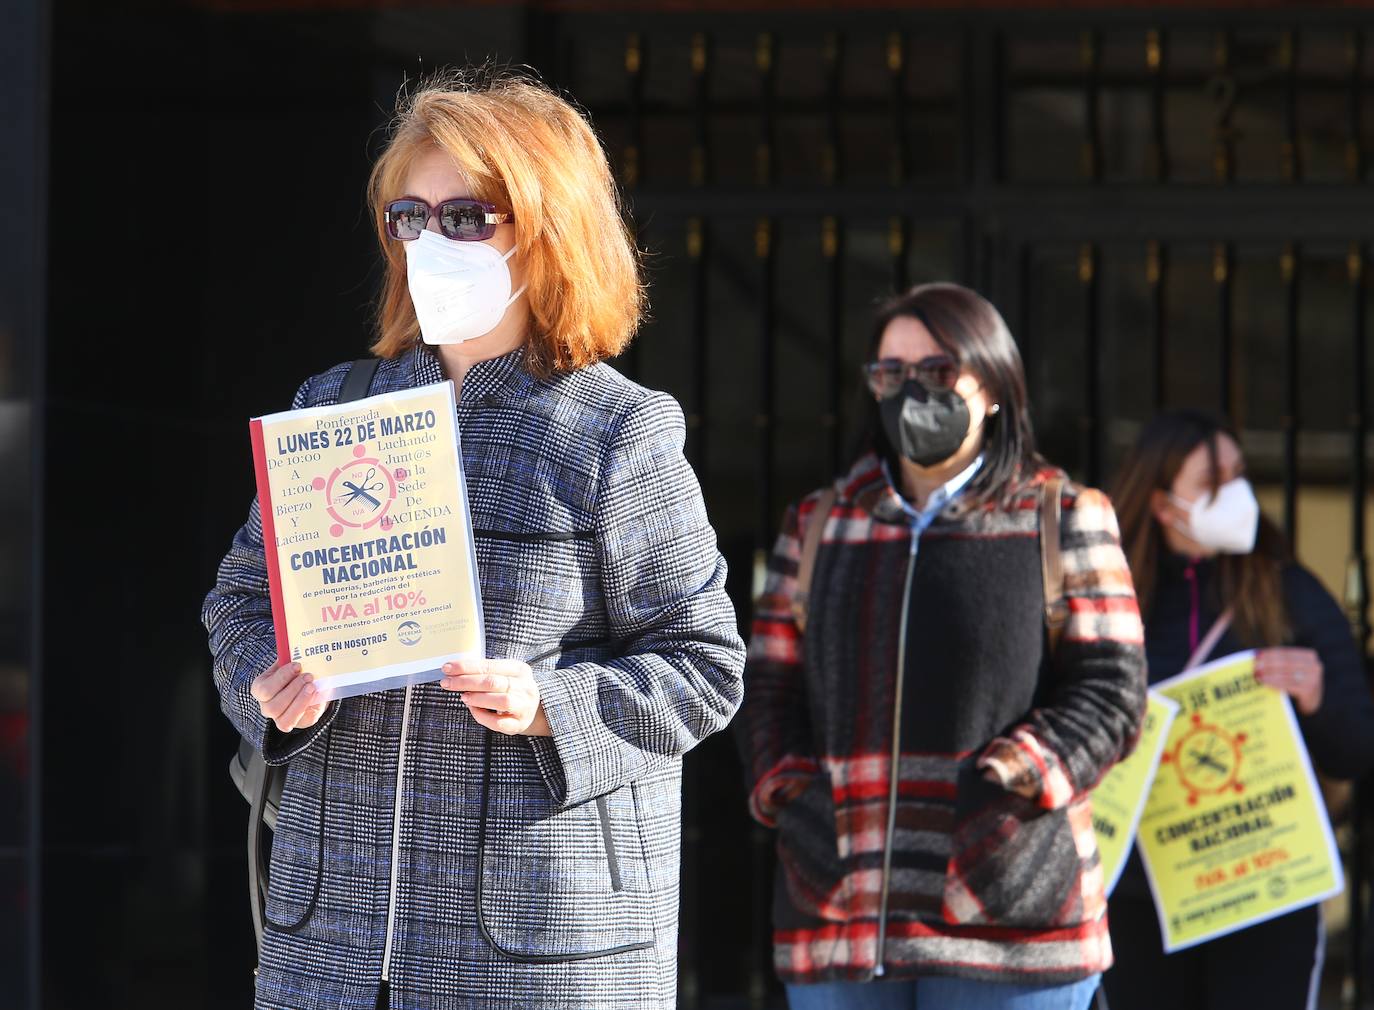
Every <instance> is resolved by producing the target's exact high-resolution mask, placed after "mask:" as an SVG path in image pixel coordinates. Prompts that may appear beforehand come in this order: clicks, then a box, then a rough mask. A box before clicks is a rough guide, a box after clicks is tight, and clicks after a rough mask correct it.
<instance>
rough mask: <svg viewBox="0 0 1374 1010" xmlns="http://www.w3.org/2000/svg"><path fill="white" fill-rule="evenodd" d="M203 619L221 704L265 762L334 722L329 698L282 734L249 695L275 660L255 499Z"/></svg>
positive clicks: (279, 758) (294, 405)
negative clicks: (305, 723)
mask: <svg viewBox="0 0 1374 1010" xmlns="http://www.w3.org/2000/svg"><path fill="white" fill-rule="evenodd" d="M309 390H310V383H309V381H307V382H306V383H305V384H304V385H302V386H301V388H300V389H299V390H298V391H297V392H296V396H295V398H294V399H293V400H292V401H291V409H292V410H297V409H299V408H301V407H304V406H305V405H306V402H307V399H308V396H309ZM201 621H202V622H204V624H205V629H206V630H207V631H208V632H209V633H210V653H211V655H212V656H213V657H214V677H215V688H216V690H218V691H219V700H220V708H221V709H223V710H224V714H225V715H227V716H228V717H229V721H230V722H232V723H233V724H234V728H235V729H236V730H238V731H239V735H240V736H242V737H244V739H246V740H248V742H249V743H251V744H252V745H253V746H254V747H256V748H257V749H258V750H259V751H261V752H262V755H263V758H264V760H266V762H267V763H268V764H285V763H287V762H288V761H290V760H291V759H292V758H293V757H295V756H296V755H297V754H299V753H300V752H301V751H303V750H305V749H306V748H307V747H309V746H310V744H311V743H312V742H313V741H314V740H315V739H316V737H318V736H319V734H320V732H321V731H322V730H323V729H324V728H325V727H326V726H327V725H329V723H330V722H332V721H333V719H334V716H335V714H336V713H337V712H338V708H339V703H338V702H333V703H332V704H331V705H330V706H329V707H328V708H327V709H326V710H325V711H324V713H323V714H321V716H320V719H319V721H318V722H317V723H315V725H314V726H311V727H309V728H308V729H304V730H295V731H293V732H291V733H283V732H281V731H280V730H278V729H277V727H276V726H275V725H274V724H273V723H272V722H271V721H270V720H268V719H267V717H266V716H264V715H263V714H262V709H261V708H260V707H259V706H258V703H257V700H256V699H254V698H253V696H252V694H251V693H249V689H250V688H251V687H252V684H253V680H254V678H256V677H257V676H258V675H260V674H263V673H266V672H267V671H268V670H269V669H271V668H272V667H273V666H274V665H276V662H277V636H276V632H275V631H274V630H273V624H272V601H271V597H270V596H269V594H268V586H267V557H266V555H265V554H264V552H263V544H262V515H261V513H260V511H259V508H258V501H257V499H256V498H254V499H253V504H252V505H251V506H250V507H249V509H248V521H247V522H246V523H244V524H243V527H242V529H240V530H239V531H238V533H236V534H235V535H234V540H233V542H232V543H231V544H230V546H229V553H228V554H226V555H225V557H224V560H223V561H222V562H220V566H219V576H218V578H217V579H216V581H215V587H214V588H213V589H211V590H210V595H209V596H207V597H206V598H205V605H204V607H203V608H202V609H201Z"/></svg>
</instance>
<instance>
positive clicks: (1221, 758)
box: [1136, 652, 1343, 952]
mask: <svg viewBox="0 0 1374 1010" xmlns="http://www.w3.org/2000/svg"><path fill="white" fill-rule="evenodd" d="M1254 659H1255V655H1254V653H1253V652H1241V653H1236V654H1234V655H1231V656H1226V657H1225V658H1223V659H1219V660H1216V661H1215V662H1212V663H1208V664H1206V665H1205V666H1199V667H1197V668H1195V669H1193V670H1189V671H1187V672H1186V673H1181V674H1179V675H1178V676H1177V677H1173V678H1171V679H1169V680H1166V681H1162V682H1161V683H1158V684H1156V685H1154V688H1153V689H1154V690H1155V691H1157V692H1159V693H1160V694H1162V695H1164V696H1165V697H1167V698H1169V699H1171V700H1172V701H1174V702H1176V703H1177V704H1178V706H1179V710H1178V717H1177V718H1176V719H1175V720H1174V722H1173V725H1172V727H1170V730H1169V734H1168V737H1167V739H1166V740H1165V742H1164V748H1163V753H1162V755H1161V758H1160V762H1159V767H1158V770H1157V772H1156V774H1155V779H1154V784H1153V786H1152V787H1151V789H1150V795H1149V798H1148V800H1147V802H1146V804H1145V812H1144V814H1143V815H1142V817H1141V820H1140V826H1139V835H1138V837H1137V839H1136V841H1137V844H1138V845H1139V847H1140V854H1141V857H1142V859H1143V860H1144V863H1145V869H1146V872H1147V874H1148V875H1149V878H1150V886H1151V889H1152V890H1153V891H1154V897H1155V907H1156V909H1157V910H1158V913H1159V923H1160V932H1161V935H1162V936H1163V938H1164V949H1165V951H1166V952H1173V951H1176V950H1182V949H1183V948H1185V947H1191V946H1193V945H1194V944H1198V943H1202V942H1204V941H1206V940H1210V939H1213V938H1215V937H1218V936H1222V935H1224V934H1226V933H1231V932H1234V931H1236V930H1238V929H1243V928H1245V927H1246V926H1251V925H1254V924H1255V923H1257V922H1262V921H1264V920H1266V919H1271V918H1274V917H1275V916H1278V915H1282V914H1283V913H1285V912H1290V911H1292V910H1294V909H1296V908H1301V907H1303V906H1305V905H1311V904H1314V903H1315V902H1318V901H1322V900H1323V899H1325V898H1329V897H1331V896H1332V895H1335V894H1339V893H1340V892H1341V889H1342V887H1343V881H1342V877H1341V874H1340V856H1339V853H1338V852H1337V850H1336V843H1335V839H1334V838H1333V837H1332V834H1331V823H1330V821H1329V820H1328V819H1327V816H1326V807H1325V806H1324V804H1323V802H1322V797H1321V792H1320V791H1319V789H1318V788H1317V782H1316V778H1315V777H1314V776H1313V774H1312V765H1311V762H1310V760H1309V759H1308V756H1307V748H1306V747H1305V746H1304V744H1303V741H1302V735H1301V733H1300V732H1299V730H1298V725H1297V721H1296V719H1295V718H1294V716H1293V708H1292V705H1291V704H1290V703H1289V700H1288V696H1287V695H1285V694H1283V693H1281V692H1279V691H1276V690H1274V689H1273V688H1270V687H1265V686H1264V685H1262V684H1260V683H1258V682H1257V681H1256V680H1255V663H1254Z"/></svg>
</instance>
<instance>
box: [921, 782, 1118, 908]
mask: <svg viewBox="0 0 1374 1010" xmlns="http://www.w3.org/2000/svg"><path fill="white" fill-rule="evenodd" d="M1090 855H1091V856H1092V858H1094V859H1095V858H1096V854H1095V850H1094V851H1093V852H1092V853H1090ZM1082 891H1083V860H1082V858H1081V857H1080V854H1079V843H1078V841H1077V840H1076V839H1075V837H1074V830H1073V826H1072V824H1071V823H1070V817H1069V811H1067V810H1062V809H1061V810H1045V809H1044V808H1042V807H1040V806H1038V805H1037V804H1035V803H1033V802H1031V801H1030V800H1028V799H1026V798H1024V797H1022V796H1020V795H1018V794H1016V793H1012V792H1008V791H1006V790H1005V789H1003V788H1002V787H1001V786H999V785H996V784H994V783H991V782H988V781H987V780H986V779H984V778H983V776H982V772H980V771H979V770H978V769H977V768H976V767H975V766H974V762H973V760H972V759H970V760H969V761H968V762H967V763H966V764H965V765H964V766H963V767H962V768H961V769H960V770H959V779H958V795H957V799H956V803H955V814H954V831H953V836H952V838H951V849H950V859H949V865H948V867H947V869H946V872H945V887H944V898H943V902H942V908H941V914H942V917H943V918H944V920H945V921H946V922H949V923H954V924H957V925H990V926H1010V927H1019V928H1027V929H1046V928H1057V927H1062V926H1070V925H1075V924H1077V923H1079V922H1081V921H1083V913H1084V903H1083V900H1082Z"/></svg>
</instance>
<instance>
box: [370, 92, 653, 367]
mask: <svg viewBox="0 0 1374 1010" xmlns="http://www.w3.org/2000/svg"><path fill="white" fill-rule="evenodd" d="M474 78H475V75H471V74H465V75H449V76H446V77H442V78H436V79H431V80H430V81H428V82H426V83H424V84H423V85H421V86H420V88H419V89H418V90H417V91H416V92H415V93H414V94H412V95H410V96H408V97H407V98H404V99H403V100H402V102H401V104H400V107H399V108H398V110H397V115H396V119H395V121H394V123H393V126H392V131H391V137H390V140H389V142H388V143H387V146H386V150H384V151H383V152H382V154H381V157H379V158H378V159H377V163H376V165H374V166H373V168H372V176H371V178H370V179H369V180H368V201H369V203H371V205H372V216H373V220H374V223H375V225H376V228H377V240H378V242H379V243H380V244H381V247H382V256H383V258H384V259H385V261H386V278H385V280H384V281H383V284H382V293H381V298H380V302H379V304H378V308H377V340H376V342H375V343H374V344H373V345H372V350H373V352H374V353H375V354H377V355H378V356H379V357H383V358H394V357H396V356H398V355H400V354H403V353H405V352H406V351H407V350H409V349H410V348H411V347H413V346H414V344H415V342H416V340H417V339H418V337H419V335H420V326H419V323H418V322H417V320H416V318H415V309H414V307H413V306H412V305H411V302H410V291H409V288H408V287H407V283H406V257H405V250H404V248H403V247H402V244H401V243H400V242H397V241H396V240H395V239H393V238H391V236H389V235H388V234H387V232H386V224H385V222H384V220H383V208H384V206H385V205H386V203H387V202H388V201H390V200H395V199H398V198H399V197H401V196H403V195H404V193H403V191H402V186H403V184H404V182H405V178H406V175H407V174H408V173H409V171H410V166H411V164H412V162H413V161H414V160H415V158H416V156H417V155H420V154H422V153H424V152H426V151H427V150H430V149H432V148H436V147H437V148H439V149H440V150H443V151H444V152H446V153H447V154H448V155H449V156H450V157H451V158H452V159H453V161H454V164H455V165H456V166H457V168H458V170H459V171H460V172H461V173H462V174H463V176H464V178H465V179H466V180H467V183H468V186H469V187H470V188H471V190H472V195H473V196H474V197H475V198H477V199H479V200H486V201H488V202H490V203H493V204H495V205H496V206H497V208H499V209H501V210H509V211H511V212H512V213H513V214H514V217H515V236H516V237H515V244H516V249H517V255H519V256H520V257H521V261H522V263H523V265H524V268H525V279H526V283H527V284H528V287H527V288H526V290H525V297H526V298H528V299H529V307H530V318H531V332H530V338H529V347H528V354H527V356H526V362H527V367H528V368H529V370H530V371H531V372H533V373H534V374H536V375H539V376H541V377H547V376H548V375H550V374H552V373H555V372H570V371H574V370H576V369H579V368H585V367H586V366H588V365H593V364H595V363H596V362H598V361H603V360H605V359H606V358H611V357H614V356H615V355H617V354H619V353H620V352H621V351H623V350H624V349H625V347H626V346H627V345H628V344H629V343H630V340H631V339H632V338H633V337H634V334H635V330H636V329H637V328H638V326H639V322H640V319H641V317H642V316H643V314H644V311H645V307H646V304H645V302H646V299H645V293H644V284H643V281H642V280H641V278H640V265H639V253H638V251H637V250H636V248H635V245H634V241H633V239H632V238H631V236H630V232H629V230H628V229H627V227H626V225H625V220H624V218H623V216H622V211H621V205H620V199H619V195H618V193H617V190H616V187H615V182H614V179H613V177H612V175H611V169H610V165H609V164H608V163H607V160H606V153H605V151H603V150H602V148H601V144H600V142H599V141H598V140H597V137H596V134H595V133H594V132H592V128H591V126H590V125H588V123H587V121H586V120H584V119H583V118H582V116H581V115H579V113H578V112H577V110H576V109H574V108H573V107H572V106H571V105H570V104H569V103H568V102H566V101H565V100H563V99H562V98H560V97H559V96H558V95H556V94H554V93H553V92H552V91H550V90H549V89H548V88H547V87H545V86H544V85H542V84H539V83H537V82H535V81H532V80H529V79H527V78H523V77H518V76H512V75H509V74H503V75H497V76H494V77H490V78H489V79H486V80H481V81H478V80H475V79H474Z"/></svg>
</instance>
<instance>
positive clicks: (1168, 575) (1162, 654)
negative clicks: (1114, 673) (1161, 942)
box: [1113, 553, 1374, 900]
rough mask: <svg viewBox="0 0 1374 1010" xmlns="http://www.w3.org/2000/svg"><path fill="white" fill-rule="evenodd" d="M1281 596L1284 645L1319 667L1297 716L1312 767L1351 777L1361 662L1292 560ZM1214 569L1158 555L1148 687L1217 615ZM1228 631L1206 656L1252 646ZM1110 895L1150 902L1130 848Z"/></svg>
mask: <svg viewBox="0 0 1374 1010" xmlns="http://www.w3.org/2000/svg"><path fill="white" fill-rule="evenodd" d="M1282 580H1283V599H1284V605H1285V607H1286V608H1287V612H1288V623H1289V627H1290V628H1291V629H1292V634H1291V636H1290V638H1289V640H1288V641H1286V642H1272V643H1268V644H1270V645H1292V646H1298V647H1301V648H1305V649H1314V650H1316V652H1317V655H1318V656H1319V657H1320V658H1321V662H1322V666H1323V668H1324V672H1323V681H1324V685H1325V686H1324V690H1323V693H1322V703H1321V707H1320V708H1319V709H1317V711H1316V712H1315V713H1313V714H1312V715H1302V714H1301V713H1297V709H1296V708H1295V709H1294V712H1295V713H1297V718H1298V725H1299V727H1301V729H1302V735H1303V740H1304V741H1305V742H1306V744H1307V750H1308V753H1310V754H1311V755H1312V763H1313V764H1314V765H1315V766H1316V768H1317V770H1318V771H1320V772H1322V773H1323V774H1324V775H1328V776H1330V777H1332V778H1337V779H1354V778H1359V777H1360V776H1362V775H1364V774H1365V773H1367V772H1368V771H1369V770H1370V769H1371V768H1372V767H1374V697H1371V694H1370V689H1369V681H1368V680H1367V679H1366V676H1365V669H1364V661H1363V659H1362V658H1361V656H1360V651H1359V649H1358V648H1357V647H1356V645H1355V639H1354V637H1353V636H1352V635H1351V633H1350V624H1349V622H1348V621H1347V620H1346V618H1345V614H1344V613H1343V612H1342V611H1341V608H1340V605H1339V604H1337V603H1336V601H1335V600H1333V599H1332V598H1331V594H1330V593H1328V592H1327V591H1326V589H1325V588H1324V587H1323V586H1322V584H1321V583H1320V582H1318V581H1317V579H1316V576H1314V575H1313V574H1312V573H1311V572H1309V571H1308V570H1307V569H1306V568H1303V567H1302V566H1301V565H1299V564H1296V563H1290V564H1287V565H1285V566H1284V568H1283V572H1282ZM1219 581H1220V580H1219V577H1218V574H1217V565H1216V562H1215V561H1213V560H1202V561H1197V562H1193V561H1190V560H1189V559H1187V558H1184V557H1180V556H1179V555H1176V554H1172V553H1165V554H1164V555H1163V556H1162V557H1161V559H1160V562H1159V573H1158V576H1157V578H1156V583H1155V585H1156V588H1155V594H1154V600H1153V601H1152V603H1151V606H1150V612H1149V614H1148V615H1147V617H1146V622H1145V655H1146V660H1147V662H1148V663H1149V676H1150V683H1151V684H1154V683H1157V682H1159V681H1161V680H1166V679H1168V678H1169V677H1172V676H1174V675H1175V674H1177V673H1178V672H1179V671H1181V670H1182V669H1183V666H1184V664H1186V663H1187V662H1188V657H1189V655H1191V653H1192V651H1193V648H1194V645H1193V635H1194V629H1196V635H1197V636H1198V638H1199V639H1200V638H1201V637H1203V636H1205V635H1206V634H1207V631H1208V629H1210V628H1211V627H1212V624H1213V623H1214V622H1215V621H1216V619H1217V616H1218V615H1219V614H1220V613H1221V611H1222V606H1221V597H1220V593H1219ZM1253 647H1254V643H1246V642H1242V641H1241V640H1240V638H1239V637H1238V636H1237V634H1236V632H1235V630H1234V628H1232V629H1230V630H1228V631H1227V632H1226V634H1225V635H1223V636H1222V638H1221V641H1220V642H1218V643H1217V646H1216V648H1214V649H1213V650H1212V653H1211V655H1210V656H1208V657H1204V661H1205V660H1206V659H1218V658H1220V657H1222V656H1226V655H1229V654H1230V653H1233V652H1240V651H1242V650H1244V649H1248V648H1253ZM1113 893H1114V895H1121V896H1123V897H1130V898H1144V899H1147V900H1148V898H1149V894H1150V891H1149V884H1148V883H1147V881H1146V879H1145V870H1144V867H1143V866H1142V865H1141V863H1140V857H1139V856H1138V855H1137V854H1136V852H1135V850H1134V849H1132V851H1131V858H1130V861H1129V862H1128V863H1127V864H1126V868H1125V870H1124V871H1123V873H1122V877H1121V880H1120V882H1119V883H1118V884H1117V889H1116V891H1115V892H1113Z"/></svg>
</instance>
